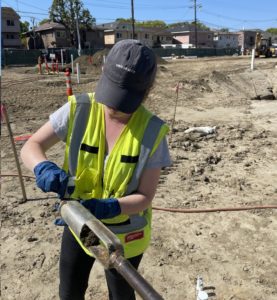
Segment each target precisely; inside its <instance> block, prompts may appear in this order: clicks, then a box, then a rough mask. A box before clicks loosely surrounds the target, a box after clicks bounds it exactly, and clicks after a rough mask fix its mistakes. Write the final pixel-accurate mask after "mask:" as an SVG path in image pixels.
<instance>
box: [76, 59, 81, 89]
mask: <svg viewBox="0 0 277 300" xmlns="http://www.w3.org/2000/svg"><path fill="white" fill-rule="evenodd" d="M76 71H77V82H78V84H79V83H80V65H79V63H76Z"/></svg>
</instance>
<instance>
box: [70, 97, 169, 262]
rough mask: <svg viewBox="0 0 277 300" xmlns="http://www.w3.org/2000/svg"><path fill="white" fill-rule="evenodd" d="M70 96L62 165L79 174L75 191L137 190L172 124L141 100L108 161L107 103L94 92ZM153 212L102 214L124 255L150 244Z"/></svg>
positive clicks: (118, 193) (92, 194)
mask: <svg viewBox="0 0 277 300" xmlns="http://www.w3.org/2000/svg"><path fill="white" fill-rule="evenodd" d="M69 101H70V117H69V124H68V133H67V141H66V150H65V160H64V170H65V171H66V172H68V174H69V175H70V176H72V177H74V178H75V180H74V182H75V190H74V193H73V194H72V195H71V197H72V198H73V199H82V200H86V199H91V198H98V199H105V198H110V197H112V198H119V197H123V196H125V195H129V194H131V193H134V192H135V191H136V190H137V188H138V185H139V178H140V175H141V174H142V172H143V169H144V167H145V164H146V162H147V159H148V158H149V157H150V156H151V155H152V154H153V153H154V152H155V150H156V149H157V147H158V145H159V143H160V142H161V140H162V139H163V137H164V136H165V134H166V133H167V132H168V130H169V129H168V126H167V125H166V124H165V123H164V122H163V121H162V120H160V119H159V118H158V117H156V116H154V115H153V114H152V113H150V112H149V111H148V110H147V109H146V108H145V107H144V106H143V105H141V106H140V107H139V108H138V109H137V110H136V111H135V112H134V113H133V115H132V116H131V118H130V120H129V122H128V124H126V126H125V128H124V130H123V131H122V133H121V135H120V137H119V138H118V140H117V141H116V143H115V145H114V147H113V149H112V151H111V153H110V154H109V157H108V158H107V162H106V165H105V166H104V160H105V118H104V105H102V104H100V103H97V102H96V101H95V100H94V94H81V95H77V96H76V97H75V96H70V97H69ZM151 216H152V212H151V208H148V209H146V210H145V211H142V212H140V213H139V214H137V215H132V216H128V215H124V214H121V215H119V216H117V217H114V218H111V219H105V220H102V222H103V223H104V224H106V225H107V226H108V227H109V228H110V229H111V230H112V231H113V232H114V233H115V234H116V235H117V237H118V238H119V239H120V241H121V243H122V245H123V247H124V256H125V258H130V257H134V256H137V255H139V254H141V253H143V252H144V251H145V249H146V248H147V247H148V245H149V242H150V236H151ZM122 224H123V225H122ZM72 233H73V232H72ZM73 235H74V236H75V238H76V239H77V240H78V242H79V243H80V245H81V246H82V248H83V249H84V250H85V251H86V253H87V254H89V255H91V252H90V251H89V250H88V249H86V248H85V247H84V245H82V243H81V241H80V240H79V239H78V238H77V237H76V235H75V234H74V233H73Z"/></svg>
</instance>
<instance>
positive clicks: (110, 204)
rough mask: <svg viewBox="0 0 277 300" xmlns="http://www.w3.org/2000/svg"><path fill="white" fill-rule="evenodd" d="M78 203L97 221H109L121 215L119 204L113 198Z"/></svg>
mask: <svg viewBox="0 0 277 300" xmlns="http://www.w3.org/2000/svg"><path fill="white" fill-rule="evenodd" d="M80 203H81V204H82V205H83V206H84V207H85V208H86V209H88V210H89V211H90V212H91V213H92V214H93V215H94V216H95V217H96V218H97V219H109V218H113V217H116V216H118V215H120V213H121V208H120V205H119V202H118V200H117V199H115V198H107V199H90V200H81V202H80Z"/></svg>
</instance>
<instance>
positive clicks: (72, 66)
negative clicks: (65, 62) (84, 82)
mask: <svg viewBox="0 0 277 300" xmlns="http://www.w3.org/2000/svg"><path fill="white" fill-rule="evenodd" d="M71 69H72V74H74V65H73V54H71Z"/></svg>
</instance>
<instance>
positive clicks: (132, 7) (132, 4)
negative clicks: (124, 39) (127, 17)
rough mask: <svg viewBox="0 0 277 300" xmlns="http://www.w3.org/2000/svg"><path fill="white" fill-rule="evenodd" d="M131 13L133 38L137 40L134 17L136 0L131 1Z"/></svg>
mask: <svg viewBox="0 0 277 300" xmlns="http://www.w3.org/2000/svg"><path fill="white" fill-rule="evenodd" d="M131 12H132V36H133V40H134V39H135V17H134V0H131Z"/></svg>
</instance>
